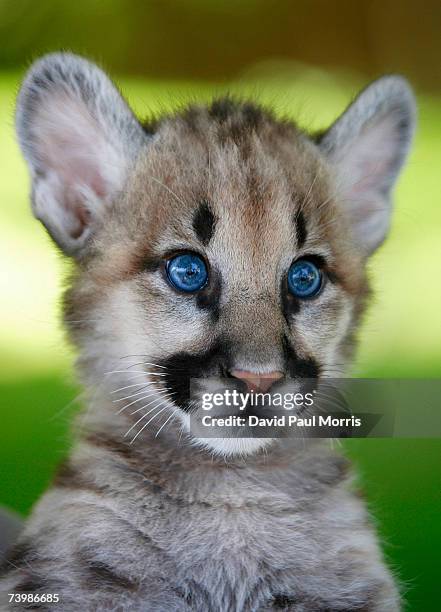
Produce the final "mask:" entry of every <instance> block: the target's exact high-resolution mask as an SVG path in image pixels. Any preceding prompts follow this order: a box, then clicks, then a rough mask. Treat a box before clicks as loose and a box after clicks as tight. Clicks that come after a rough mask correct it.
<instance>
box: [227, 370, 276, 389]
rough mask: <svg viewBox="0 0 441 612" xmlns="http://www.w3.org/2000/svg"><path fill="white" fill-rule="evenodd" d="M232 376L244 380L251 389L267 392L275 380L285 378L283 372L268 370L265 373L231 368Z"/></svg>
mask: <svg viewBox="0 0 441 612" xmlns="http://www.w3.org/2000/svg"><path fill="white" fill-rule="evenodd" d="M230 374H231V376H234V378H238V379H239V380H242V381H243V382H244V383H245V384H246V386H247V387H248V390H249V391H257V392H259V393H266V392H267V391H268V390H269V389H270V388H271V387H272V386H273V384H274V383H275V382H277V381H278V380H280V379H281V378H283V372H267V373H265V374H257V373H256V372H248V371H247V370H231V372H230Z"/></svg>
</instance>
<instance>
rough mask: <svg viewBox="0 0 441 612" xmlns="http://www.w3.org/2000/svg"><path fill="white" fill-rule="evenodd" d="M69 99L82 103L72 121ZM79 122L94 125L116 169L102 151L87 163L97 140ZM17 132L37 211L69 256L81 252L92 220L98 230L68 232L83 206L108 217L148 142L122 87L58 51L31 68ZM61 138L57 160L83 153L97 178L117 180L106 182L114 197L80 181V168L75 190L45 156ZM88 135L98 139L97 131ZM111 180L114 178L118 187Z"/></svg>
mask: <svg viewBox="0 0 441 612" xmlns="http://www.w3.org/2000/svg"><path fill="white" fill-rule="evenodd" d="M57 98H59V102H57ZM68 100H70V101H72V102H73V103H74V104H75V105H76V108H75V109H72V116H71V117H69V116H68V115H67V112H68V109H67V105H66V102H67V101H68ZM50 103H53V104H54V109H53V112H52V113H50V114H49V116H48V117H46V118H45V122H43V121H42V120H41V117H40V114H41V113H43V112H44V111H45V110H46V109H47V107H48V104H50ZM57 114H59V115H60V117H62V116H63V115H66V116H67V117H68V123H69V125H66V126H60V127H58V128H57V125H56V124H57V121H59V118H58V117H57ZM76 115H77V116H76ZM80 119H82V120H83V119H84V120H87V121H90V122H91V123H93V124H96V127H97V130H99V135H100V136H102V138H103V142H104V143H106V145H107V146H108V148H109V150H111V151H112V153H113V155H112V160H111V164H112V166H113V167H110V168H108V169H107V168H105V167H104V166H105V163H106V161H107V160H104V159H103V160H100V159H99V152H98V154H96V155H93V157H94V159H93V158H92V154H91V158H90V159H87V157H86V156H87V154H88V151H89V150H90V151H92V152H93V145H94V144H95V143H94V142H91V141H88V134H81V133H79V130H80V128H79V127H78V126H79V125H80ZM42 123H43V125H41V124H42ZM44 123H46V125H44ZM52 124H53V125H52ZM16 128H17V135H18V140H19V143H20V146H21V149H22V151H23V155H24V157H25V159H26V161H27V162H28V165H29V170H30V174H31V179H32V193H33V197H32V203H33V211H34V214H35V216H36V217H37V218H38V219H39V220H40V221H42V223H43V224H44V225H45V227H46V229H47V230H48V231H49V233H50V234H51V236H52V237H53V238H54V240H55V241H56V242H57V243H58V244H59V246H60V247H61V248H62V249H63V250H64V251H65V252H67V253H68V254H70V255H78V254H80V253H81V250H82V249H83V248H84V247H85V246H86V245H87V242H88V239H89V237H90V235H91V233H92V231H93V223H91V225H92V227H88V228H87V229H86V231H84V232H82V233H81V235H79V236H72V235H71V234H72V232H71V231H69V230H70V228H71V226H74V227H75V225H74V223H75V217H76V210H75V209H76V206H77V205H78V201H81V203H82V205H84V207H85V208H86V209H87V214H88V215H90V216H91V219H92V221H94V219H95V218H96V217H98V218H99V217H100V216H101V215H102V214H103V209H105V208H106V206H105V200H112V199H113V198H114V197H115V195H116V193H115V192H117V191H120V190H121V189H122V188H123V186H124V181H125V177H126V175H127V170H128V166H130V164H133V162H134V160H135V159H136V157H137V156H138V154H139V151H140V149H141V148H142V146H143V145H144V144H145V143H146V142H147V138H146V136H145V134H144V132H143V130H142V127H141V125H140V124H139V122H138V120H137V119H136V117H135V116H134V114H133V113H132V111H131V110H130V109H129V107H128V106H127V104H126V102H125V100H124V99H123V98H122V96H121V95H120V94H119V92H118V90H117V89H116V87H115V86H114V85H113V83H112V82H111V81H110V79H109V78H108V77H107V76H106V75H105V74H104V73H103V72H102V71H101V70H100V69H99V68H98V67H97V66H95V65H94V64H92V63H91V62H89V61H87V60H85V59H83V58H81V57H78V56H76V55H72V54H71V53H54V54H50V55H46V56H45V57H43V58H42V59H40V60H39V61H37V62H35V64H34V65H33V66H32V68H31V69H30V70H29V72H28V74H27V76H26V78H25V80H24V82H23V85H22V87H21V90H20V94H19V96H18V100H17V111H16ZM63 130H64V132H66V134H64V133H63ZM68 130H70V131H68ZM76 131H77V132H78V133H75V132H76ZM73 136H75V141H74V142H72V140H73ZM56 137H58V138H59V139H60V142H59V143H57V149H56V155H55V158H58V159H59V158H62V157H63V156H64V155H66V156H67V155H69V154H70V153H71V151H72V150H73V149H74V148H77V149H78V152H75V155H77V153H78V155H84V157H85V161H84V165H85V166H88V167H89V168H93V166H94V165H96V166H97V168H96V170H93V173H94V174H97V173H99V172H101V174H102V175H104V174H106V173H107V172H108V174H109V175H111V177H112V178H110V176H109V177H106V178H108V182H109V183H111V191H112V192H111V193H108V194H107V193H106V194H105V195H103V194H96V193H95V192H94V188H93V186H91V185H90V184H88V181H87V179H85V177H84V176H80V175H78V176H75V170H74V171H73V172H74V176H73V177H72V179H74V181H75V185H74V186H73V185H72V184H71V183H68V182H67V181H66V178H65V177H64V176H59V175H60V172H58V171H57V169H56V168H54V167H53V166H54V164H53V163H50V162H49V161H48V159H46V156H45V149H48V148H49V145H50V141H51V140H54V139H55V138H56ZM89 137H92V138H93V134H90V135H89ZM58 159H55V160H50V161H54V162H56V161H58ZM100 166H103V167H100ZM100 179H104V176H100ZM113 179H116V180H115V183H113ZM72 182H73V181H72ZM73 187H75V189H74V188H73ZM79 187H81V189H80V188H79ZM106 187H107V185H106ZM109 187H110V185H109Z"/></svg>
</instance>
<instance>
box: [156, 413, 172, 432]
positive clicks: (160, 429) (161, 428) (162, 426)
mask: <svg viewBox="0 0 441 612" xmlns="http://www.w3.org/2000/svg"><path fill="white" fill-rule="evenodd" d="M174 416H175V414H174V412H172V413H171V415H170V416H169V417H168V419H167V420H166V421H165V422H164V423H163V424H162V425H161V427H160V428H159V429H158V431H157V432H156V434H155V438H157V437H158V436H159V434H160V432H161V431H162V430H163V429H164V427H165V425H167V423H168V422H169V421H170V419H171V418H172V417H174Z"/></svg>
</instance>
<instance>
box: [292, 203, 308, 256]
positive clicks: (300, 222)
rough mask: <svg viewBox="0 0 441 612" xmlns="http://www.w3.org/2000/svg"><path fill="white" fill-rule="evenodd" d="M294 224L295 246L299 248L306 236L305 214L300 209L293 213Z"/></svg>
mask: <svg viewBox="0 0 441 612" xmlns="http://www.w3.org/2000/svg"><path fill="white" fill-rule="evenodd" d="M294 225H295V230H296V238H297V248H298V249H301V248H302V246H303V245H304V244H305V242H306V238H307V237H308V229H307V227H306V219H305V215H304V214H303V212H302V211H301V210H298V211H297V212H296V213H295V215H294Z"/></svg>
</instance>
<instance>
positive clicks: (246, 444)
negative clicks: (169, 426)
mask: <svg viewBox="0 0 441 612" xmlns="http://www.w3.org/2000/svg"><path fill="white" fill-rule="evenodd" d="M193 440H194V444H195V445H197V446H199V447H202V448H204V449H205V450H208V451H209V452H211V453H212V454H213V455H216V456H218V457H234V456H236V457H247V456H249V455H253V454H256V453H258V452H261V451H262V450H264V449H266V448H268V447H269V446H270V445H271V444H273V442H274V438H194V439H193Z"/></svg>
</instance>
